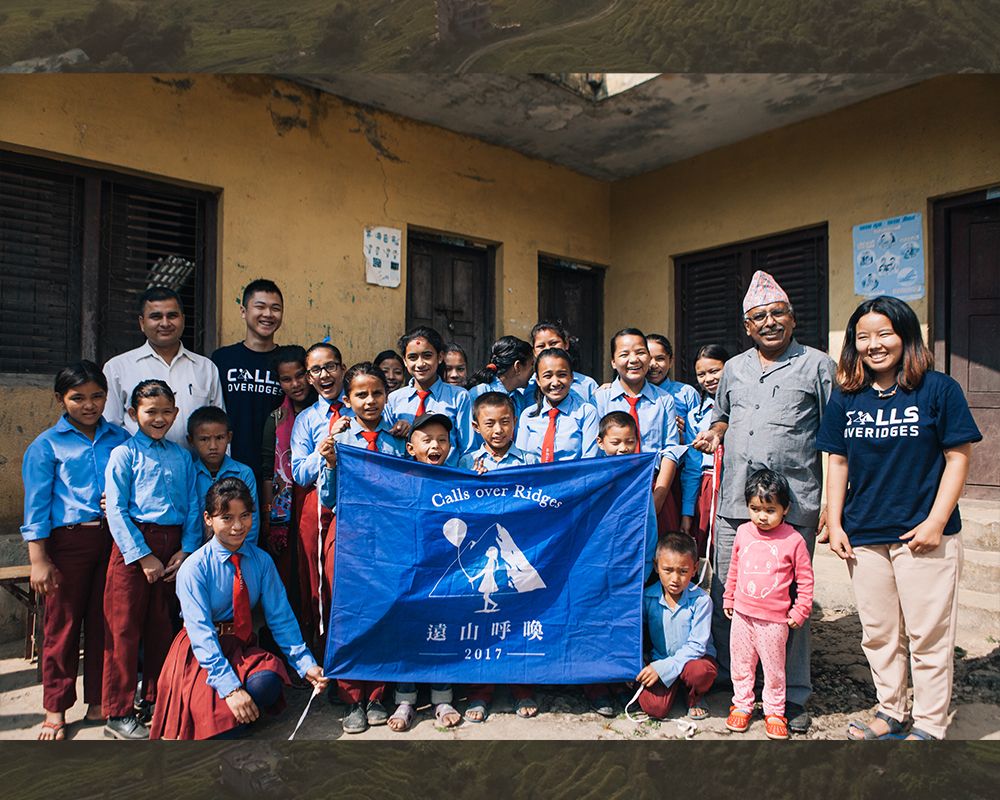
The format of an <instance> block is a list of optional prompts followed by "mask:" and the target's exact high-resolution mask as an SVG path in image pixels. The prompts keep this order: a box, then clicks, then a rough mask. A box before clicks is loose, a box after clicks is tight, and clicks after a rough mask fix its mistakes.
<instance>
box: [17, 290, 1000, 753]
mask: <svg viewBox="0 0 1000 800" xmlns="http://www.w3.org/2000/svg"><path fill="white" fill-rule="evenodd" d="M138 310H139V326H140V328H141V330H142V332H143V333H144V334H145V336H146V342H145V344H143V346H142V347H140V348H137V349H136V350H133V351H130V352H128V353H125V354H122V355H119V356H116V357H115V358H112V359H110V360H109V361H108V362H107V364H105V365H104V368H103V370H101V369H100V368H99V367H98V366H97V365H95V364H93V363H91V362H88V361H83V362H79V363H77V364H73V365H70V366H67V367H66V368H64V369H63V370H62V371H60V373H59V374H58V375H57V377H56V381H55V397H56V401H57V402H58V404H59V405H60V407H61V409H62V412H63V413H62V416H61V417H60V419H59V420H58V421H57V422H56V424H55V425H54V426H53V427H51V428H49V429H48V430H46V431H45V432H43V433H42V434H41V435H40V436H39V437H38V438H37V439H36V440H35V441H34V442H33V443H32V444H31V445H30V446H29V447H28V449H27V450H26V452H25V455H24V462H23V477H24V487H25V513H24V524H23V526H22V529H21V530H22V535H23V537H24V539H25V540H26V541H27V543H28V550H29V556H30V560H31V585H32V587H33V588H34V589H35V590H36V591H37V592H39V593H40V594H42V595H44V596H45V639H44V646H43V651H42V655H41V658H42V674H43V705H44V708H45V721H44V722H43V723H42V728H41V731H40V733H39V736H38V738H39V739H48V740H59V739H63V738H65V735H66V732H65V727H66V719H65V713H66V711H67V709H69V708H71V707H72V706H73V705H74V703H75V702H76V679H77V670H78V659H79V641H80V633H81V627H82V629H83V636H84V669H83V677H84V680H83V684H84V702H85V703H87V704H88V710H87V712H86V715H85V717H84V723H85V724H102V725H104V731H105V734H106V735H108V736H112V737H115V738H119V739H145V738H150V737H152V738H168V739H204V738H219V737H232V736H238V735H241V734H242V733H243V731H244V730H245V729H246V727H247V726H249V725H252V724H253V722H254V721H255V720H256V719H257V718H258V717H259V716H260V713H261V711H268V712H277V711H280V710H281V708H282V707H283V704H284V698H283V686H285V685H289V684H290V683H291V682H293V681H296V682H301V681H308V682H309V683H311V684H312V685H313V686H314V687H315V688H316V689H317V690H320V689H328V690H329V692H330V695H331V698H333V697H336V698H338V699H339V700H340V701H342V702H343V703H345V704H346V712H345V715H344V720H343V726H344V730H345V732H348V733H359V732H361V731H364V730H365V729H366V728H367V727H368V726H369V725H378V724H388V726H389V727H390V728H391V729H393V730H395V731H400V732H402V731H405V730H407V729H409V728H410V727H411V725H412V724H413V721H414V719H415V714H416V709H417V707H418V706H417V703H418V696H419V695H420V693H421V692H422V691H427V690H429V696H430V697H429V699H430V702H431V705H432V706H433V712H434V716H435V719H436V720H437V722H438V723H439V724H440V725H442V726H444V727H453V726H456V725H459V724H461V723H462V721H463V720H464V721H466V722H468V723H480V722H483V721H484V720H486V719H487V717H488V715H489V711H490V705H491V703H492V700H493V697H494V692H495V687H494V686H492V685H478V686H470V687H467V691H466V692H465V694H464V696H465V698H466V702H467V705H466V708H465V711H464V713H460V712H459V711H458V710H457V709H456V707H455V705H454V703H455V700H456V694H455V692H454V691H453V688H452V687H451V686H450V685H435V686H431V687H425V688H424V689H421V687H418V686H416V685H412V684H397V685H396V686H395V687H394V693H393V698H392V699H393V705H394V709H393V710H392V713H391V714H390V713H389V709H388V708H387V707H386V704H387V702H388V696H387V692H388V687H387V686H386V685H385V684H384V683H380V682H363V681H352V680H336V681H331V680H330V679H328V678H326V677H325V676H324V675H323V670H322V668H321V667H320V666H318V665H317V662H316V660H315V658H314V655H313V654H314V653H320V652H322V648H323V646H324V640H325V634H326V631H325V623H326V619H325V617H326V616H327V615H328V614H329V609H330V604H331V599H332V586H331V580H332V576H333V574H334V562H335V557H336V506H337V481H336V470H337V446H338V445H339V446H340V447H360V448H363V449H366V450H369V451H376V452H381V453H385V454H390V455H393V456H397V457H400V458H410V459H413V460H415V461H418V462H421V463H424V464H429V465H446V466H450V467H454V468H459V469H465V470H471V471H475V472H478V473H480V474H482V473H484V472H487V471H490V470H495V469H508V468H514V469H516V468H518V467H521V466H524V465H533V464H546V463H551V462H555V461H566V460H574V459H582V458H591V457H598V456H616V455H623V454H631V453H636V452H647V453H656V454H657V458H656V464H655V469H654V471H653V474H651V475H650V482H651V497H652V501H651V508H650V511H649V514H648V518H647V520H646V526H645V530H646V534H645V536H646V542H645V545H646V548H647V568H646V573H647V574H646V576H645V577H646V579H647V580H646V581H645V587H644V588H643V587H639V586H637V587H636V591H637V593H638V592H639V591H642V593H643V598H642V599H643V609H644V625H645V633H646V637H645V638H646V645H647V646H646V651H647V656H646V662H645V666H644V667H643V669H642V670H641V671H640V672H639V673H638V674H637V675H636V676H635V679H634V683H636V684H638V685H640V686H641V691H640V692H639V694H638V703H639V705H640V706H641V707H642V709H643V710H644V711H645V712H646V713H647V714H648V715H650V716H651V717H655V718H662V717H664V716H666V715H667V714H668V712H669V711H670V708H671V705H672V704H673V702H674V700H675V698H676V697H677V696H678V695H680V694H683V695H685V698H686V704H687V713H688V715H689V716H690V717H691V718H692V719H703V718H705V717H706V716H708V713H709V712H708V709H707V706H706V705H705V703H704V699H703V698H704V696H705V694H706V693H707V692H708V691H709V690H710V689H711V688H712V686H713V684H714V685H720V684H722V685H727V686H728V685H730V684H731V686H732V691H733V698H732V707H731V709H730V713H729V716H728V718H727V720H726V725H727V727H728V728H729V729H730V730H732V731H734V732H743V731H746V730H747V729H748V727H749V726H750V724H751V720H752V716H753V710H754V703H755V697H754V683H755V675H756V670H757V666H758V663H759V664H760V666H761V668H762V670H763V675H764V688H763V695H762V700H763V710H764V723H765V731H766V734H767V735H768V736H769V737H771V738H776V739H783V738H788V735H789V730H791V731H792V732H801V731H805V730H807V729H808V726H809V723H810V720H809V716H808V713H807V712H806V710H805V705H806V702H807V700H808V697H809V694H810V691H811V685H810V678H809V673H810V670H809V615H810V612H811V608H812V590H813V574H812V566H811V558H812V553H813V548H814V545H815V542H816V541H817V540H818V539H820V538H821V537H827V536H828V537H829V543H830V547H831V549H832V550H833V551H834V552H835V553H837V554H838V555H839V556H840V557H841V558H843V559H845V560H846V561H847V564H848V567H849V569H850V572H851V577H852V581H853V584H854V589H855V594H856V596H857V600H858V611H859V615H860V618H861V622H862V626H863V629H864V638H863V641H862V647H863V649H864V652H865V654H866V655H867V657H868V660H869V663H870V665H871V668H872V674H873V679H874V682H875V686H876V690H877V693H878V700H879V707H878V710H877V712H876V714H875V716H874V718H873V719H871V720H869V721H867V722H865V721H857V722H855V723H852V725H851V727H850V729H849V730H848V732H847V735H848V736H849V737H850V738H858V739H873V738H884V737H887V736H904V735H905V736H907V737H909V738H943V737H944V735H945V731H946V728H947V721H948V704H949V701H950V696H951V676H952V664H951V650H952V646H953V642H954V635H955V616H956V607H957V580H958V573H959V569H960V565H961V543H960V539H959V537H958V536H956V535H954V534H956V533H958V531H959V530H960V527H961V522H960V519H959V516H958V510H957V501H958V498H959V496H960V494H961V492H962V488H963V485H964V481H965V477H966V474H967V470H968V459H969V452H970V447H971V444H972V443H973V442H976V441H978V440H979V439H980V438H981V436H980V434H979V431H978V429H977V428H976V425H975V422H974V421H973V419H972V416H971V414H970V412H969V409H968V406H967V404H966V402H965V399H964V397H963V396H962V393H961V390H960V389H959V387H958V386H957V384H956V383H955V382H954V381H953V380H951V379H950V378H948V377H947V376H945V375H943V374H941V373H938V372H935V371H933V369H932V359H931V356H930V353H929V351H928V350H927V348H926V346H925V345H924V343H923V339H922V336H921V331H920V326H919V323H918V321H917V318H916V316H915V314H914V313H913V311H912V310H911V309H910V308H909V306H907V305H906V304H905V303H903V302H901V301H898V300H894V299H892V298H888V297H880V298H875V299H873V300H868V301H865V302H864V303H862V304H861V305H860V306H859V307H858V309H857V310H856V311H855V312H854V314H853V315H852V316H851V319H850V321H849V323H848V326H847V333H846V338H845V343H844V348H843V352H842V354H841V358H840V362H839V364H837V365H835V364H834V362H833V361H832V360H831V359H830V358H829V357H828V356H826V355H825V354H823V353H821V352H819V351H817V350H814V349H812V348H809V347H806V346H803V345H801V344H799V343H797V342H796V341H795V340H794V336H793V334H794V330H795V312H794V309H793V308H792V305H791V303H790V302H789V299H788V296H787V294H786V293H785V292H784V291H783V290H782V289H781V287H780V286H778V284H777V283H776V282H775V281H774V279H773V278H772V277H771V276H770V275H768V274H767V273H764V272H758V273H756V274H755V275H754V278H753V281H752V283H751V286H750V288H749V291H748V292H747V295H746V298H745V299H744V303H743V321H744V325H745V329H746V332H747V334H748V336H749V337H750V339H751V340H752V342H753V345H754V346H753V347H752V348H750V349H749V350H747V351H746V352H744V353H742V354H740V355H736V356H734V357H732V358H730V354H729V353H727V352H726V351H725V349H724V348H722V347H721V346H719V345H718V344H712V343H706V344H705V345H704V346H702V347H701V348H699V350H698V351H697V355H696V358H695V362H694V370H695V375H696V379H697V383H698V387H697V388H695V387H693V386H690V385H687V384H684V383H681V382H678V381H674V380H672V379H671V378H670V377H669V373H670V370H671V367H672V361H673V350H672V348H671V345H670V342H669V340H668V339H666V338H665V337H663V336H660V335H654V334H650V335H647V334H644V333H643V332H642V331H640V330H638V329H636V328H625V329H623V330H621V331H618V332H617V333H616V334H615V335H614V336H613V337H612V338H611V341H610V354H611V368H612V370H613V372H614V378H613V380H612V381H611V382H610V383H606V384H604V385H598V382H597V381H595V380H594V379H593V378H591V377H588V376H586V375H583V374H581V373H580V372H578V371H577V370H576V369H575V361H574V357H573V345H574V342H573V340H572V339H571V336H570V334H569V332H568V331H566V330H565V329H564V328H563V327H562V326H561V325H560V324H559V323H557V322H552V321H543V322H539V323H538V324H537V325H536V326H535V327H534V328H533V329H532V331H531V333H530V337H529V341H524V340H522V339H520V338H518V337H515V336H504V337H502V338H500V339H499V340H497V341H496V342H495V343H494V345H493V347H492V348H491V351H490V356H489V361H488V363H487V364H486V365H484V367H483V368H482V369H481V370H479V371H478V372H476V373H475V374H474V375H471V376H470V375H469V372H470V370H469V365H468V362H467V359H466V357H465V354H464V352H463V351H462V350H461V348H460V347H458V346H457V345H454V344H448V343H446V342H444V341H443V340H442V338H441V336H440V335H439V334H438V332H437V331H435V330H433V329H432V328H428V327H420V328H416V329H414V330H411V331H409V332H408V333H406V334H405V335H404V336H402V337H401V338H400V340H399V342H398V345H397V349H396V350H386V351H383V352H381V353H379V354H378V355H377V356H376V357H375V358H374V359H373V360H371V361H360V362H358V363H355V364H353V365H352V366H350V367H349V368H348V367H346V365H345V361H344V358H343V356H342V353H341V351H340V349H339V348H338V347H337V346H335V345H334V344H333V343H332V342H330V341H323V342H318V343H316V344H313V345H312V346H311V347H309V348H307V349H306V348H303V347H300V346H296V345H284V346H278V345H277V344H276V343H275V334H276V333H277V332H278V330H279V329H280V327H281V322H282V315H283V311H284V301H283V297H282V294H281V291H280V289H279V288H278V286H277V285H275V284H274V283H273V282H272V281H269V280H263V279H262V280H257V281H254V282H252V283H250V284H249V285H248V286H247V287H246V289H245V291H244V295H243V301H242V306H241V313H242V315H243V319H244V320H245V322H246V336H245V339H244V340H243V341H242V342H239V343H237V344H234V345H231V346H228V347H223V348H221V349H219V350H217V351H216V352H215V353H214V354H213V356H212V358H211V359H208V358H205V357H204V356H200V355H198V354H195V353H192V352H190V351H189V350H187V349H186V348H185V347H184V345H183V344H182V343H181V336H182V334H183V331H184V326H185V319H184V313H183V308H182V306H181V301H180V298H179V297H178V296H177V294H176V293H175V292H173V291H172V290H170V289H165V288H154V289H150V290H148V291H146V292H145V293H144V294H143V295H142V297H141V298H140V303H139V309H138ZM407 376H409V377H407ZM824 451H825V452H827V453H829V454H830V457H829V467H828V469H827V486H826V503H827V505H826V508H825V510H824V509H822V507H821V498H822V495H823V492H822V472H823V470H822V455H821V453H822V452H824ZM901 463H906V464H907V465H908V466H909V469H907V470H906V471H903V470H900V469H897V468H896V465H897V464H901ZM716 487H718V488H717V489H716ZM824 529H825V530H824ZM709 541H711V544H712V546H711V547H710V548H709V547H708V543H709ZM703 558H709V559H710V560H711V566H712V582H711V586H710V591H705V590H704V589H702V588H700V587H699V586H698V585H697V580H695V579H696V577H697V574H698V572H699V563H700V562H701V559H703ZM371 578H372V580H373V581H375V580H378V576H377V575H372V576H371ZM637 596H638V595H637ZM254 608H258V609H259V611H260V612H262V620H263V622H264V623H265V624H264V625H263V626H262V627H260V628H259V630H257V631H255V630H254V620H253V610H254ZM260 619H261V618H260V617H258V620H260ZM908 652H909V655H910V659H911V660H912V673H913V684H914V698H913V704H912V710H911V709H908V708H907V703H906V675H907V653H908ZM583 690H584V693H585V695H586V697H587V699H588V700H589V702H590V705H591V707H592V708H593V709H594V710H595V711H596V712H598V713H599V714H602V715H605V716H613V715H615V713H616V709H615V701H616V698H619V697H620V696H621V695H622V693H623V692H625V686H624V685H622V686H610V685H592V686H585V687H583ZM510 692H511V694H512V696H513V699H514V701H515V711H516V713H517V714H518V715H519V716H521V717H533V716H535V715H536V714H537V713H538V710H539V708H538V703H537V700H536V698H535V693H534V688H533V687H531V686H512V687H510ZM628 693H629V694H630V693H631V690H629V692H628ZM618 702H623V701H622V700H621V699H619V701H618Z"/></svg>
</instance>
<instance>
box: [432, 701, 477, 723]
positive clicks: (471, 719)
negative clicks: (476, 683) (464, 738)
mask: <svg viewBox="0 0 1000 800" xmlns="http://www.w3.org/2000/svg"><path fill="white" fill-rule="evenodd" d="M470 711H479V712H482V715H483V716H482V717H481V718H479V719H476V718H475V717H470V716H469V712H470ZM489 715H490V709H489V707H488V706H487V705H486V702H485V701H484V700H473V701H472V702H471V703H469V707H468V708H466V709H465V714H464V715H463V716H462V719H464V720H465V721H466V722H471V723H472V724H473V725H481V724H482V723H484V722H486V719H487V718H488V717H489ZM435 716H436V714H435Z"/></svg>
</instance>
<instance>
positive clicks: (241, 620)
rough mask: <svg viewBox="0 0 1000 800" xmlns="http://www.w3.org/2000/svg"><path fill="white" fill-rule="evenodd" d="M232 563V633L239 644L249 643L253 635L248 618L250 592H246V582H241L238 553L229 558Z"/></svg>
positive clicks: (241, 574)
mask: <svg viewBox="0 0 1000 800" xmlns="http://www.w3.org/2000/svg"><path fill="white" fill-rule="evenodd" d="M229 558H230V559H232V562H233V569H234V570H235V572H234V574H233V633H234V634H235V635H236V638H237V639H239V640H240V641H241V642H248V641H250V635H251V634H252V633H253V625H252V623H251V618H250V592H248V591H247V584H246V581H244V580H243V571H242V570H241V569H240V558H242V556H240V554H239V553H233V554H232V555H230V556H229Z"/></svg>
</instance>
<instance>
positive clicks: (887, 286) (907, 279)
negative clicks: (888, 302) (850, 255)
mask: <svg viewBox="0 0 1000 800" xmlns="http://www.w3.org/2000/svg"><path fill="white" fill-rule="evenodd" d="M854 293H855V294H860V295H863V296H864V297H875V296H877V295H882V294H886V295H889V296H890V297H898V298H899V299H900V300H919V299H920V298H921V297H923V296H924V294H925V293H926V288H925V280H924V227H923V215H922V214H919V213H915V214H905V215H903V216H901V217H892V218H891V219H882V220H879V221H878V222H868V223H866V224H864V225H855V226H854Z"/></svg>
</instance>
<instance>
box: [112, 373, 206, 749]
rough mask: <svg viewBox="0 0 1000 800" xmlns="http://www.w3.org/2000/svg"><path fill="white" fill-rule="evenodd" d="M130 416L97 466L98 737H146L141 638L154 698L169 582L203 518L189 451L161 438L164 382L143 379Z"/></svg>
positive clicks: (169, 407)
mask: <svg viewBox="0 0 1000 800" xmlns="http://www.w3.org/2000/svg"><path fill="white" fill-rule="evenodd" d="M128 413H129V416H130V417H132V419H133V420H134V421H135V423H136V424H137V425H138V430H137V431H136V432H135V434H134V435H133V436H132V438H131V439H129V440H128V441H126V442H125V443H124V444H121V445H119V446H118V447H116V448H115V449H114V450H113V451H112V453H111V457H110V459H109V460H108V466H107V470H106V472H105V483H106V486H107V488H106V491H107V508H108V526H109V527H110V528H111V536H112V538H113V539H114V545H113V546H112V548H111V561H110V563H109V565H108V577H107V585H106V587H105V590H104V619H105V622H106V627H105V640H104V682H103V695H104V696H103V703H104V712H105V714H106V715H107V717H108V723H107V725H106V726H105V728H104V733H105V735H106V736H110V737H112V738H115V739H146V738H148V736H149V733H148V732H147V731H146V729H145V727H143V725H142V724H141V723H140V722H139V720H138V719H137V717H136V716H135V713H134V710H133V698H134V695H135V689H136V684H137V682H138V676H137V664H138V660H139V642H140V641H142V646H143V669H142V673H143V688H144V695H145V697H144V699H145V700H146V701H147V702H148V703H150V704H154V703H155V702H156V681H157V678H158V677H159V674H160V669H161V668H162V666H163V661H164V659H165V658H166V656H167V650H168V649H169V648H170V641H171V639H172V638H173V630H174V620H173V611H172V605H173V602H174V587H173V581H174V579H175V577H176V574H177V570H178V569H179V568H180V565H181V563H182V562H183V561H184V559H185V558H186V557H187V555H188V554H189V553H192V552H194V551H195V550H197V549H198V547H200V546H201V543H202V532H203V525H204V522H203V521H202V516H201V501H200V499H199V498H198V492H197V488H196V483H195V472H194V464H193V462H192V461H191V454H190V453H189V452H188V451H187V450H185V449H183V448H182V447H180V445H177V444H175V443H174V442H171V441H169V440H167V439H166V438H165V437H166V435H167V431H169V430H170V426H171V425H173V423H174V420H175V419H176V418H177V406H176V404H175V402H174V393H173V391H172V390H171V389H170V387H169V386H168V385H167V384H166V383H165V382H164V381H160V380H148V381H141V382H140V383H138V384H137V385H136V387H135V388H134V389H133V390H132V397H131V403H130V407H129V410H128Z"/></svg>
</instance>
